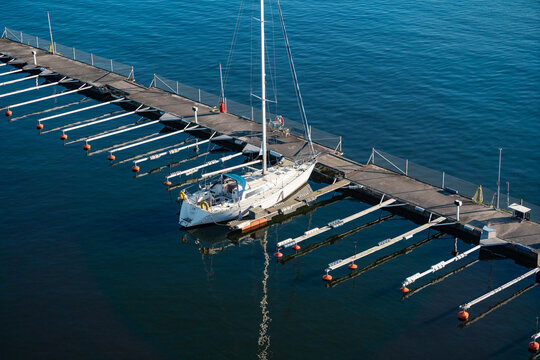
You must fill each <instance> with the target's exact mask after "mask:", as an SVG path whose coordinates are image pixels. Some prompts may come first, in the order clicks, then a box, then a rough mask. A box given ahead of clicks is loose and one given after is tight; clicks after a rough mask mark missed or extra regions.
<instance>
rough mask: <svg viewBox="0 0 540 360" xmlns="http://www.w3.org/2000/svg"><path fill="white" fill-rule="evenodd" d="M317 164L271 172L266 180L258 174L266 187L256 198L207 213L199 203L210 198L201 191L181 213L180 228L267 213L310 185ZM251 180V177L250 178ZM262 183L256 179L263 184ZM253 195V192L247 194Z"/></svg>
mask: <svg viewBox="0 0 540 360" xmlns="http://www.w3.org/2000/svg"><path fill="white" fill-rule="evenodd" d="M314 167H315V163H314V162H313V163H311V164H305V165H301V166H299V168H298V169H296V168H294V169H291V168H289V169H286V170H280V169H279V167H278V168H277V169H275V168H269V169H268V173H267V175H265V176H264V177H263V176H262V175H261V174H259V173H260V171H259V172H258V173H254V174H252V175H255V176H254V177H257V176H258V177H260V178H261V179H262V182H263V185H262V186H261V188H262V187H264V189H263V190H262V191H259V192H258V193H257V194H255V195H254V196H252V197H246V198H244V199H241V200H238V201H236V202H232V201H231V202H226V203H223V204H220V205H217V206H210V207H209V209H205V208H203V207H202V206H201V202H199V201H196V199H201V197H202V196H201V194H206V192H205V190H204V189H203V190H200V191H198V192H196V193H194V194H193V195H191V196H189V197H188V199H187V200H186V201H184V202H182V208H181V210H180V216H179V224H180V226H182V227H185V228H189V227H194V226H200V225H205V224H213V223H220V222H224V221H229V220H233V219H238V218H241V217H243V216H245V215H247V213H248V212H249V210H250V209H254V208H257V207H259V208H261V209H266V208H269V207H271V206H273V205H275V204H277V203H278V202H280V201H283V200H284V199H286V198H287V197H289V196H290V195H292V194H293V193H294V192H295V191H296V190H298V189H299V188H301V187H302V186H303V185H304V184H306V183H307V181H308V180H309V177H310V176H311V173H312V171H313V168H314ZM248 178H249V177H248ZM261 179H255V180H254V181H253V182H256V181H257V180H258V181H259V182H261ZM246 191H247V192H248V193H249V189H248V190H246Z"/></svg>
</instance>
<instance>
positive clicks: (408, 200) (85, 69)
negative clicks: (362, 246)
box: [0, 39, 540, 266]
mask: <svg viewBox="0 0 540 360" xmlns="http://www.w3.org/2000/svg"><path fill="white" fill-rule="evenodd" d="M33 51H35V52H36V61H37V63H36V64H37V67H40V68H46V69H49V70H51V71H53V72H56V73H58V74H59V75H62V76H67V77H69V78H72V79H75V80H78V81H80V82H81V83H84V84H88V85H91V86H92V87H94V88H98V89H100V91H101V92H105V93H107V92H117V93H120V94H122V96H124V97H126V98H127V99H129V100H131V101H133V102H135V103H137V104H139V105H143V106H145V107H150V108H152V109H156V110H159V111H161V112H164V113H169V114H172V115H175V116H177V117H179V118H181V119H183V120H186V121H194V112H193V110H192V108H193V106H197V107H198V109H199V110H198V124H199V125H201V126H203V127H205V128H208V129H211V130H212V131H216V132H217V133H218V134H221V135H229V136H231V137H232V138H234V139H238V140H241V141H243V142H247V143H250V144H253V145H256V146H259V145H260V143H261V126H260V124H258V123H256V122H254V121H250V120H247V119H245V118H243V117H241V116H237V115H234V114H230V113H219V112H215V111H213V109H212V107H211V106H208V105H205V104H201V103H199V102H196V101H193V100H190V99H188V98H185V97H182V96H179V95H176V94H172V93H170V92H167V91H164V90H161V89H158V88H154V87H146V86H143V85H141V84H138V83H136V82H135V81H133V80H132V79H130V78H128V77H125V76H122V75H119V74H115V73H112V72H110V71H107V70H102V69H99V68H97V67H94V66H91V65H88V64H86V63H83V62H79V61H75V60H72V59H69V58H66V57H64V56H61V55H57V54H52V53H49V52H47V51H44V50H40V49H36V48H34V47H31V46H28V45H24V44H21V43H18V42H15V41H11V40H8V39H0V53H2V54H5V55H8V56H9V57H11V58H12V59H15V61H14V62H13V63H14V64H18V66H20V67H23V66H25V65H26V66H25V67H24V69H26V70H29V71H30V70H31V69H32V68H34V69H35V68H36V66H34V56H33V54H32V52H33ZM216 105H217V104H216ZM269 134H270V135H269V149H270V150H272V151H275V152H277V153H279V154H281V155H283V156H284V157H286V158H289V159H292V158H294V157H296V156H298V155H308V154H309V146H306V145H307V143H306V141H305V140H304V139H303V138H301V137H297V136H294V135H288V134H286V133H285V132H282V131H277V130H276V131H272V130H270V131H269ZM314 145H315V150H316V151H317V152H318V153H320V155H319V159H318V167H317V168H318V174H319V175H321V176H322V178H323V179H325V181H328V182H335V181H336V180H341V179H344V180H347V183H348V182H350V183H351V185H356V186H349V187H350V189H349V190H347V191H349V192H352V193H356V194H357V195H359V196H360V197H363V198H365V199H368V200H369V199H371V201H372V202H378V199H380V198H381V196H382V195H386V196H387V197H391V198H394V199H396V200H398V201H399V202H402V203H404V204H406V205H408V206H403V207H399V208H396V209H399V211H401V214H403V215H404V216H408V217H410V218H418V217H424V218H427V217H429V216H430V215H431V214H435V215H438V216H442V217H445V218H447V219H448V220H447V221H448V222H449V223H447V224H442V225H444V226H439V227H438V228H439V229H443V228H445V229H446V230H445V231H447V230H448V231H454V232H457V233H458V234H465V235H469V236H470V237H473V238H475V239H479V238H480V233H481V231H482V228H483V227H484V226H489V227H491V228H494V229H495V230H496V232H497V237H498V238H500V239H502V240H504V241H506V242H508V243H509V245H508V246H506V248H507V250H509V251H508V252H507V253H508V254H510V256H512V255H515V257H516V258H519V257H521V258H523V257H525V258H528V261H527V263H529V264H531V265H530V266H534V262H536V264H537V265H540V259H539V252H540V224H538V223H536V222H533V221H523V222H520V221H519V220H518V219H515V218H512V216H511V214H510V213H508V212H507V211H503V210H496V209H494V208H492V207H487V206H485V205H482V204H476V203H474V202H473V201H472V200H471V199H470V198H467V197H464V196H462V195H457V194H449V193H446V192H444V191H443V189H441V188H438V187H436V186H433V185H429V184H426V183H423V182H421V181H418V180H415V179H413V178H411V177H408V176H405V175H403V174H398V173H396V172H393V171H390V170H387V169H384V168H382V167H379V166H376V165H374V164H368V165H364V164H360V163H357V162H355V161H352V160H350V159H347V158H345V157H343V156H341V155H340V154H337V153H336V150H335V149H331V148H328V147H325V146H322V145H320V144H314ZM455 200H460V201H462V203H463V205H462V206H461V208H460V218H459V222H458V221H457V219H456V206H455V205H454V201H455Z"/></svg>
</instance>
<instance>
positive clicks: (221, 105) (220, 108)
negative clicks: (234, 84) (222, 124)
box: [219, 101, 225, 113]
mask: <svg viewBox="0 0 540 360" xmlns="http://www.w3.org/2000/svg"><path fill="white" fill-rule="evenodd" d="M219 112H220V113H224V112H225V103H224V102H223V101H220V102H219Z"/></svg>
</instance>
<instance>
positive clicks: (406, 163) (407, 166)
mask: <svg viewBox="0 0 540 360" xmlns="http://www.w3.org/2000/svg"><path fill="white" fill-rule="evenodd" d="M405 176H409V159H405Z"/></svg>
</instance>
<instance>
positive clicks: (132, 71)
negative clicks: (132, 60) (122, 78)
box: [131, 66, 135, 81]
mask: <svg viewBox="0 0 540 360" xmlns="http://www.w3.org/2000/svg"><path fill="white" fill-rule="evenodd" d="M131 80H133V81H135V70H134V69H133V66H131Z"/></svg>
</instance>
